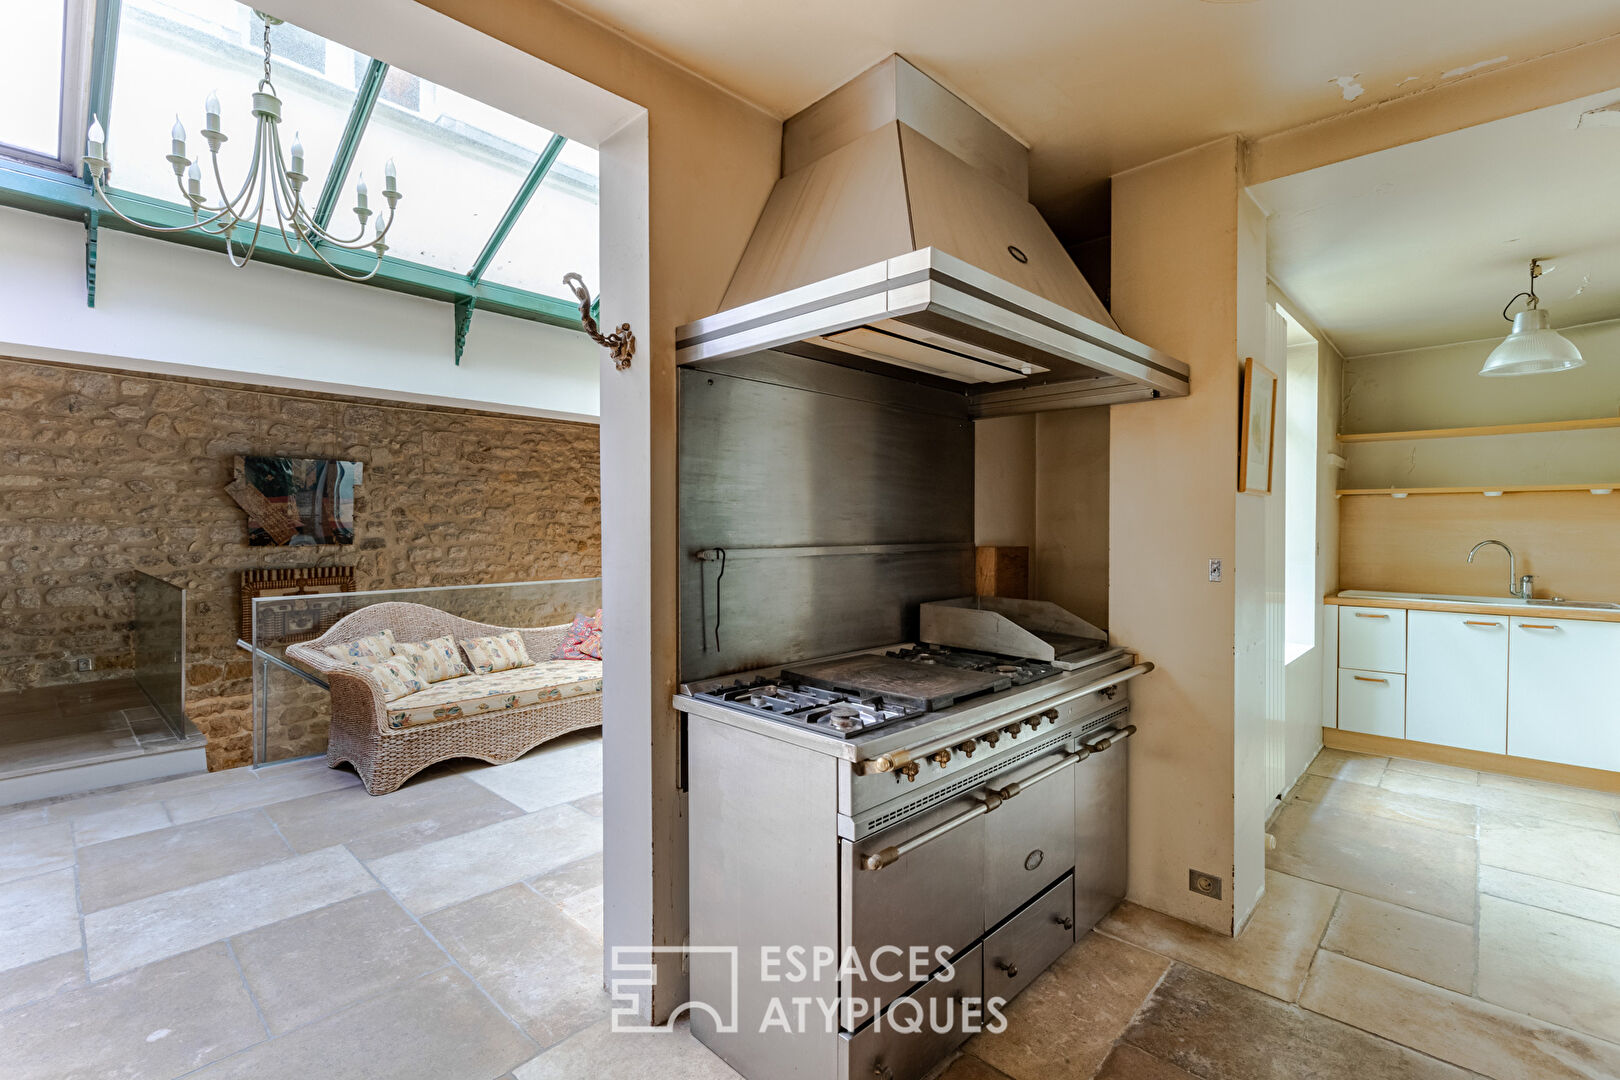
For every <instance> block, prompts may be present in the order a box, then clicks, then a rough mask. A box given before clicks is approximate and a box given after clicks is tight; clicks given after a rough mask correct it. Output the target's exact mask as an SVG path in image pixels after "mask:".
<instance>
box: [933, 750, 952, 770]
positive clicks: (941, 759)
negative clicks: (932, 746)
mask: <svg viewBox="0 0 1620 1080" xmlns="http://www.w3.org/2000/svg"><path fill="white" fill-rule="evenodd" d="M934 763H935V764H936V765H938V766H939V767H940V768H942V769H943V768H944V767H945V766H947V765H949V764H950V763H951V752H950V751H949V750H940V751H937V752H936V753H935V754H934Z"/></svg>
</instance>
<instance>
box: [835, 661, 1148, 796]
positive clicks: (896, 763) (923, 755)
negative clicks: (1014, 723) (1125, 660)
mask: <svg viewBox="0 0 1620 1080" xmlns="http://www.w3.org/2000/svg"><path fill="white" fill-rule="evenodd" d="M1152 670H1153V664H1152V663H1151V662H1149V661H1146V660H1144V661H1142V663H1140V664H1137V665H1136V666H1135V667H1129V668H1126V669H1125V670H1124V671H1116V672H1114V673H1113V674H1112V675H1106V676H1104V677H1103V678H1101V679H1098V680H1097V681H1096V682H1094V683H1090V684H1088V685H1086V686H1082V687H1081V688H1080V689H1078V690H1071V691H1069V692H1068V693H1066V694H1063V695H1061V696H1059V697H1055V698H1048V699H1047V700H1045V701H1041V702H1037V703H1036V704H1034V705H1032V706H1030V711H1031V713H1041V712H1044V711H1046V710H1048V709H1056V708H1057V707H1058V706H1059V705H1067V704H1068V703H1069V702H1071V701H1077V700H1079V699H1080V698H1083V697H1086V696H1087V695H1089V694H1095V693H1096V692H1097V691H1099V690H1106V689H1108V688H1110V687H1114V686H1118V685H1119V684H1120V683H1122V682H1128V681H1130V680H1131V679H1134V678H1136V677H1137V676H1138V675H1146V674H1147V673H1148V672H1150V671H1152ZM1006 723H1007V718H1006V717H1005V716H1002V717H1001V718H1000V719H997V720H995V721H993V722H991V723H987V724H986V725H985V726H984V727H982V728H980V729H978V730H977V731H971V732H961V731H958V732H957V733H956V734H954V735H951V736H949V737H947V738H943V739H936V740H934V741H933V742H928V743H923V744H922V745H921V746H913V747H911V748H910V749H907V750H894V751H891V752H889V753H887V754H884V755H882V756H881V757H875V758H866V759H865V760H863V761H860V762H857V763H856V765H855V773H856V775H858V776H871V775H872V774H873V773H886V772H894V771H895V770H897V769H899V768H901V767H902V766H905V765H909V764H911V763H912V762H913V761H926V760H928V758H929V757H931V756H932V755H933V754H935V753H936V752H938V751H940V750H945V749H949V748H950V747H953V746H955V745H956V744H957V743H959V742H962V741H963V740H966V739H977V738H978V737H979V736H981V735H987V734H989V733H990V732H992V731H999V730H1000V729H1001V727H1002V726H1003V725H1004V724H1006Z"/></svg>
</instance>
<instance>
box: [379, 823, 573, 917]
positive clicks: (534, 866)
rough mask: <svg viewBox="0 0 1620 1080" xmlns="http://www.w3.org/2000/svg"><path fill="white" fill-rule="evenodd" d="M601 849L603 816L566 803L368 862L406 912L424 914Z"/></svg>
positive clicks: (542, 872) (539, 873) (535, 874)
mask: <svg viewBox="0 0 1620 1080" xmlns="http://www.w3.org/2000/svg"><path fill="white" fill-rule="evenodd" d="M601 850H602V819H601V818H594V817H591V816H590V815H589V814H587V813H585V812H584V811H582V810H578V809H576V808H574V807H572V806H568V805H566V804H565V805H562V806H552V807H547V808H546V809H544V810H540V811H538V812H536V813H533V814H529V815H527V816H525V817H519V818H512V819H511V820H509V821H500V822H496V823H495V824H494V825H486V826H484V827H483V828H481V829H474V830H473V831H471V832H468V833H463V834H462V835H460V836H454V837H450V838H448V839H445V840H435V841H433V842H432V843H428V844H423V845H422V846H420V847H416V848H411V849H409V850H407V851H401V852H398V853H396V854H393V855H385V856H383V857H382V858H380V859H376V860H373V861H372V862H370V863H368V864H367V865H368V866H369V867H370V869H371V872H372V873H373V874H375V875H377V879H378V880H379V881H381V882H382V883H383V884H384V885H385V886H387V887H388V889H389V891H391V892H392V893H393V894H394V896H395V897H397V898H398V899H399V901H400V902H401V903H402V904H404V905H405V907H406V908H407V909H408V910H410V911H411V912H413V913H415V914H417V915H421V914H425V913H427V912H429V911H437V910H438V909H439V908H442V907H449V906H450V905H451V904H456V903H460V902H461V901H463V900H470V899H472V898H473V897H475V896H480V895H482V894H484V893H486V892H493V891H494V890H496V889H499V888H503V887H505V886H507V885H511V884H514V883H515V882H519V881H523V880H525V879H527V878H532V877H537V876H539V875H541V874H544V873H546V872H547V871H550V870H552V869H555V868H556V867H559V866H565V865H567V864H568V863H571V862H573V861H575V860H576V859H580V858H583V857H584V856H586V855H590V854H593V853H595V852H598V851H601Z"/></svg>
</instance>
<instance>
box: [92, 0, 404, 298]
mask: <svg viewBox="0 0 1620 1080" xmlns="http://www.w3.org/2000/svg"><path fill="white" fill-rule="evenodd" d="M254 14H255V15H257V16H258V17H259V19H260V20H261V21H262V22H263V23H264V78H262V79H260V80H259V89H258V91H257V92H256V93H255V94H254V95H253V116H254V120H255V129H254V133H253V156H252V159H251V161H250V162H249V164H248V174H247V179H246V180H244V181H243V183H242V186H241V188H240V189H239V190H238V191H237V193H236V195H235V196H234V197H233V196H231V195H230V194H228V192H229V188H228V187H227V186H226V183H225V179H224V177H223V175H222V174H221V172H220V168H219V148H220V146H221V144H223V143H224V142H225V141H226V136H225V134H224V132H222V131H221V130H220V126H221V125H220V114H219V98H218V97H217V96H215V95H214V94H209V95H208V101H207V103H206V104H205V105H204V115H205V116H206V117H207V122H206V123H205V124H204V126H203V132H202V134H203V139H204V140H206V141H207V143H208V150H209V153H210V155H211V158H212V168H211V170H210V172H211V173H212V176H213V178H214V182H215V184H216V185H217V186H218V188H219V201H218V202H217V203H213V202H210V201H209V199H208V197H207V196H205V195H204V194H203V189H202V181H203V175H202V174H203V170H202V168H201V167H200V166H201V156H200V155H199V157H198V158H197V159H191V158H188V157H186V129H185V127H184V126H182V125H181V123H180V118H179V117H178V116H177V117H175V120H174V130H173V131H172V132H171V137H172V143H171V152H170V153H169V155H168V162H169V164H170V165H171V166H173V168H174V179H175V183H176V184H178V185H179V190H180V195H181V197H182V198H184V199H185V201H186V203H187V205H188V208H189V209H190V211H191V217H192V220H191V222H190V223H189V224H184V225H174V226H168V227H164V226H158V225H148V224H146V223H145V222H142V221H136V220H135V219H134V218H131V217H128V216H126V215H125V214H124V212H123V211H121V210H119V209H118V207H117V206H116V205H115V204H114V203H113V201H112V200H111V199H109V198H108V197H107V192H106V189H105V188H104V187H103V186H102V185H103V184H104V182H105V180H106V177H107V166H108V161H107V144H106V139H107V136H106V133H105V132H104V131H103V130H102V127H101V122H100V121H99V120H96V119H95V118H94V117H92V118H91V124H90V135H89V141H88V147H87V149H86V152H85V155H84V166H85V168H86V169H87V170H88V171H89V173H90V182H91V184H92V185H94V187H95V192H96V195H97V196H98V197H99V198H100V199H101V201H102V202H103V203H104V204H105V205H106V207H107V209H109V210H111V211H112V212H113V213H114V214H117V215H118V216H119V217H120V218H123V220H125V221H127V222H129V223H130V224H131V225H134V226H136V227H137V228H139V229H142V230H143V231H146V232H154V233H177V232H199V233H204V234H206V235H209V236H217V237H220V238H221V239H223V240H224V241H225V254H226V256H228V257H229V258H230V260H231V265H233V266H236V267H242V266H246V265H247V263H248V260H250V259H252V258H253V255H254V253H255V252H256V251H257V250H258V247H259V238H260V236H261V235H262V234H263V233H264V232H265V231H266V230H267V229H273V230H275V231H277V232H279V233H280V235H281V240H282V243H283V245H285V247H286V249H287V250H288V251H289V252H291V253H292V254H294V255H297V254H299V253H301V252H302V251H303V250H304V249H305V247H307V248H308V249H309V251H310V252H311V253H312V254H313V255H314V256H315V257H316V258H317V259H319V260H321V262H323V263H325V264H326V266H327V268H328V269H330V270H331V271H332V272H333V273H334V274H337V275H339V276H340V277H345V278H348V279H349V280H350V281H366V280H368V279H370V278H371V277H372V276H374V275H375V274H376V273H377V271H378V270H379V269H380V268H381V267H382V260H383V253H384V252H386V251H387V250H388V243H387V236H388V232H389V230H390V229H392V228H393V226H394V209H395V207H396V206H397V205H398V203H399V200H400V199H401V198H402V196H401V195H400V193H399V182H398V178H397V174H396V172H395V170H394V162H393V160H392V159H390V160H389V162H388V164H387V166H386V167H385V168H384V170H383V190H382V197H383V201H384V202H386V203H387V204H388V210H387V212H386V214H384V215H379V216H378V217H377V220H376V222H375V224H374V225H373V228H374V230H375V231H374V232H373V233H372V234H371V235H369V236H368V235H367V234H366V219H367V218H370V217H372V216H373V215H374V214H376V211H374V210H373V209H372V208H371V206H370V205H369V204H368V202H367V196H368V195H369V192H368V191H367V189H366V179H365V177H364V176H362V177H361V178H360V182H359V183H358V184H356V185H355V188H354V200H355V207H354V216H355V218H356V220H357V221H358V222H359V225H358V228H357V231H356V232H355V234H354V235H352V236H339V235H338V234H337V233H336V232H334V231H331V230H330V229H329V228H328V226H327V223H325V222H323V221H321V220H319V219H318V218H317V217H316V214H315V212H314V211H313V210H312V209H311V208H310V207H308V206H306V205H305V203H304V196H303V191H304V182H305V181H306V180H308V179H309V177H308V176H306V175H304V146H303V144H302V143H301V142H300V141H299V140H298V138H297V136H296V133H294V138H293V144H292V155H291V156H292V161H291V164H288V163H286V162H285V161H284V160H283V158H282V153H281V135H280V133H279V132H278V131H277V128H278V126H279V125H280V123H281V99H280V98H279V97H277V96H276V87H275V84H274V83H272V82H271V81H270V58H271V52H270V28H271V27H272V26H280V25H281V20H280V19H278V18H276V17H275V16H273V15H266V14H265V13H264V12H262V11H255V12H254ZM267 215H268V217H267ZM239 228H240V229H242V230H244V232H245V234H246V243H245V246H244V247H243V248H242V251H241V253H240V254H238V252H237V245H236V243H235V242H233V240H232V234H233V233H235V231H236V230H237V229H239ZM323 248H332V249H337V250H342V251H353V252H359V251H364V250H366V249H368V248H369V249H370V250H371V251H372V252H373V255H374V261H372V262H371V265H370V267H369V268H367V269H365V270H353V271H351V270H348V269H345V268H344V267H340V266H336V265H334V264H333V262H332V261H331V260H330V259H329V258H327V255H326V252H325V251H323V250H322V249H323Z"/></svg>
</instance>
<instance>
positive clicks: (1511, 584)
mask: <svg viewBox="0 0 1620 1080" xmlns="http://www.w3.org/2000/svg"><path fill="white" fill-rule="evenodd" d="M1491 544H1495V545H1496V546H1497V547H1499V548H1501V549H1502V550H1503V551H1505V552H1507V557H1508V595H1509V596H1512V597H1517V598H1518V599H1520V600H1528V599H1530V594H1531V592H1532V591H1533V590H1534V587H1535V581H1536V577H1535V575H1534V574H1526V575H1524V576H1523V577H1520V576H1519V575H1518V574H1517V572H1516V569H1517V568H1516V566H1515V562H1514V558H1513V549H1512V548H1510V547H1508V546H1507V545H1506V544H1504V543H1502V541H1500V540H1481V541H1480V542H1479V543H1477V544H1475V545H1474V546H1473V549H1472V550H1470V551H1469V552H1468V561H1469V562H1470V563H1471V562H1473V561H1474V556H1475V555H1476V554H1477V553H1478V552H1479V549H1480V548H1482V547H1488V546H1489V545H1491Z"/></svg>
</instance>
